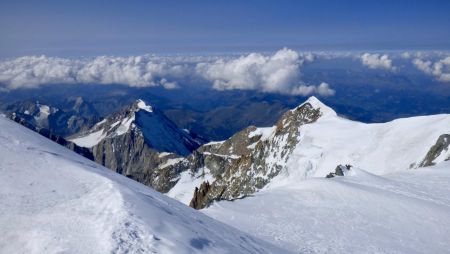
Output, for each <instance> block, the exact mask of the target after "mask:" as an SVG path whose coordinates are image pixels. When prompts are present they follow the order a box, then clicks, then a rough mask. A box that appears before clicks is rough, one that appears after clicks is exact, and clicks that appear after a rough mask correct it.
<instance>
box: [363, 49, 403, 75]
mask: <svg viewBox="0 0 450 254" xmlns="http://www.w3.org/2000/svg"><path fill="white" fill-rule="evenodd" d="M361 62H362V64H363V65H365V66H367V67H369V68H370V69H385V70H389V71H395V70H396V68H395V67H394V66H392V60H391V59H390V58H389V56H388V55H387V54H384V55H381V54H370V53H365V54H363V55H361Z"/></svg>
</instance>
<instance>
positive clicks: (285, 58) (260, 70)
mask: <svg viewBox="0 0 450 254" xmlns="http://www.w3.org/2000/svg"><path fill="white" fill-rule="evenodd" d="M313 60H314V56H313V55H312V54H306V55H301V54H299V53H298V52H296V51H293V50H290V49H287V48H284V49H281V50H279V51H277V52H276V53H275V54H273V55H263V54H259V53H251V54H248V55H245V56H241V57H238V58H236V59H228V60H223V59H219V60H217V61H214V62H210V63H199V64H197V66H196V72H197V74H198V75H200V76H202V77H203V78H205V79H206V80H209V81H211V82H213V87H214V88H215V89H217V90H232V89H242V90H260V91H263V92H275V93H281V94H291V95H309V94H312V93H317V92H319V91H321V92H323V93H322V95H332V94H333V93H330V92H324V91H325V90H326V89H327V88H328V89H329V86H328V85H325V86H322V88H321V89H319V87H316V86H308V85H305V84H303V83H302V82H301V80H300V76H301V73H300V67H301V66H302V65H303V64H304V63H305V62H310V61H313Z"/></svg>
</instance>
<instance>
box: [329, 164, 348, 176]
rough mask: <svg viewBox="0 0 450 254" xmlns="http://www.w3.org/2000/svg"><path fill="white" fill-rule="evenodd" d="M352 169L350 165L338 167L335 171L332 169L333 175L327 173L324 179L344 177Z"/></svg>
mask: <svg viewBox="0 0 450 254" xmlns="http://www.w3.org/2000/svg"><path fill="white" fill-rule="evenodd" d="M351 168H352V165H345V166H344V165H338V166H337V167H336V168H335V169H334V173H333V172H331V173H329V174H328V175H327V176H326V178H333V177H335V176H344V175H346V173H347V172H348V171H349V170H350V169H351Z"/></svg>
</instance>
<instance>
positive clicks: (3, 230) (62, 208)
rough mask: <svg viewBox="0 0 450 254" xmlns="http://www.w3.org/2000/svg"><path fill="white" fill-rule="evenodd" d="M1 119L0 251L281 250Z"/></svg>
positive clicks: (260, 251)
mask: <svg viewBox="0 0 450 254" xmlns="http://www.w3.org/2000/svg"><path fill="white" fill-rule="evenodd" d="M286 252H287V251H284V250H283V249H282V248H280V247H274V246H273V245H271V244H269V243H266V242H264V241H262V240H259V239H257V238H255V237H252V236H250V235H248V234H246V233H243V232H241V231H238V230H236V229H234V228H231V227H229V226H227V225H225V224H223V223H220V222H218V221H215V220H213V219H211V218H209V217H208V216H206V215H204V214H202V213H200V212H197V211H195V210H193V209H191V208H189V207H186V206H185V205H183V204H181V203H179V202H178V201H175V200H172V199H170V198H168V197H166V196H164V195H162V194H159V193H157V192H155V191H153V190H151V189H149V188H147V187H145V186H143V185H141V184H139V183H137V182H134V181H132V180H130V179H127V178H125V177H123V176H121V175H118V174H116V173H114V172H112V171H110V170H108V169H106V168H104V167H102V166H99V165H98V164H95V163H94V162H91V161H89V160H87V159H85V158H83V157H81V156H79V155H77V154H75V153H73V152H71V151H69V150H67V149H65V148H63V147H61V146H59V145H57V144H55V143H53V142H51V141H50V140H47V139H45V138H44V137H41V136H39V135H38V134H36V133H34V132H32V131H30V130H28V129H26V128H24V127H22V126H20V125H18V124H16V123H14V122H12V121H10V120H7V119H6V118H4V117H0V253H286Z"/></svg>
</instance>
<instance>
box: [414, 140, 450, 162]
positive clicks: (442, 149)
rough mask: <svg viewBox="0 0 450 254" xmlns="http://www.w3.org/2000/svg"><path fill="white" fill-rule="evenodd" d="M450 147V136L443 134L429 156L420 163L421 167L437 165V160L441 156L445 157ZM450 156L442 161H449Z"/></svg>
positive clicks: (429, 152)
mask: <svg viewBox="0 0 450 254" xmlns="http://www.w3.org/2000/svg"><path fill="white" fill-rule="evenodd" d="M449 146H450V134H442V135H440V136H439V138H438V140H437V141H436V144H434V145H433V146H432V147H431V148H430V150H429V151H428V153H427V155H426V156H425V158H424V159H423V161H422V162H421V163H420V165H419V167H429V166H433V165H435V164H436V162H435V161H436V159H438V157H440V156H445V153H447V152H448V150H449ZM449 159H450V154H447V157H446V158H445V157H444V158H442V160H449Z"/></svg>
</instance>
